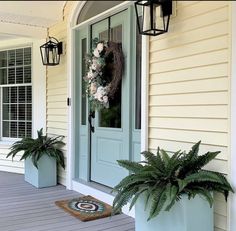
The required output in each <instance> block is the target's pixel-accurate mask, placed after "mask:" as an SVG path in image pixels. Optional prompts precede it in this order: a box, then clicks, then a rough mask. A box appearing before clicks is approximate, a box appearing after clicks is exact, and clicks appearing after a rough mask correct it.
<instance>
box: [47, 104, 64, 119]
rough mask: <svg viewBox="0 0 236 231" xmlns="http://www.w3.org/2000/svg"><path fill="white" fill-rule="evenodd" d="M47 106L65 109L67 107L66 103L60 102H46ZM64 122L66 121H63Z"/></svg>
mask: <svg viewBox="0 0 236 231" xmlns="http://www.w3.org/2000/svg"><path fill="white" fill-rule="evenodd" d="M47 108H57V109H62V108H63V109H66V110H67V108H68V106H67V104H64V103H61V102H53V103H47ZM65 122H66V121H65Z"/></svg>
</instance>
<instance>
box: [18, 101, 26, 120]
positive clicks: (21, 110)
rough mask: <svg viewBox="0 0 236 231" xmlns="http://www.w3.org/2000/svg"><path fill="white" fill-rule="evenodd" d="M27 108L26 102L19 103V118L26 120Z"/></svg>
mask: <svg viewBox="0 0 236 231" xmlns="http://www.w3.org/2000/svg"><path fill="white" fill-rule="evenodd" d="M25 109H26V105H25V104H19V105H18V120H25V117H26V113H25Z"/></svg>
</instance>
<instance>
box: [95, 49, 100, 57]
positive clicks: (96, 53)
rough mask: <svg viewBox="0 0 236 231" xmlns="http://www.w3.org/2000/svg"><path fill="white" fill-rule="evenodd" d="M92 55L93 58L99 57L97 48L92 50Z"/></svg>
mask: <svg viewBox="0 0 236 231" xmlns="http://www.w3.org/2000/svg"><path fill="white" fill-rule="evenodd" d="M93 55H94V56H95V57H97V58H99V57H100V53H99V51H98V49H97V48H95V49H94V51H93Z"/></svg>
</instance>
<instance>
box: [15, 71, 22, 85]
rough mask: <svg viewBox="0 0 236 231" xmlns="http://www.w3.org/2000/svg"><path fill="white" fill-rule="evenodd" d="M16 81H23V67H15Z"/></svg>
mask: <svg viewBox="0 0 236 231" xmlns="http://www.w3.org/2000/svg"><path fill="white" fill-rule="evenodd" d="M16 83H23V67H17V68H16Z"/></svg>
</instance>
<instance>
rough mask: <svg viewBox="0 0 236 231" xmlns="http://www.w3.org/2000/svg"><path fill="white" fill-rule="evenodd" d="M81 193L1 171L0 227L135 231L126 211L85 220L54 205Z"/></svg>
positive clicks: (6, 229)
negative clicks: (33, 182) (39, 186)
mask: <svg viewBox="0 0 236 231" xmlns="http://www.w3.org/2000/svg"><path fill="white" fill-rule="evenodd" d="M78 196H80V194H79V193H77V192H74V191H69V190H66V189H65V187H64V186H62V185H58V186H56V187H50V188H43V189H36V188H34V187H33V186H31V185H30V184H28V183H26V182H25V181H24V176H23V175H20V174H14V173H6V172H0V230H1V231H103V230H105V231H108V230H109V231H134V219H133V218H131V217H128V216H126V215H124V214H121V215H116V216H114V217H111V218H110V217H108V218H103V219H98V220H95V221H90V222H81V221H80V220H79V219H76V218H74V217H73V216H71V215H69V214H67V213H66V212H64V211H63V210H62V209H60V208H58V207H57V206H56V205H55V204H54V202H55V201H56V200H62V199H70V198H73V197H78Z"/></svg>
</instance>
